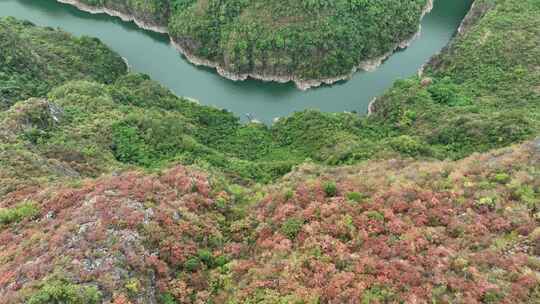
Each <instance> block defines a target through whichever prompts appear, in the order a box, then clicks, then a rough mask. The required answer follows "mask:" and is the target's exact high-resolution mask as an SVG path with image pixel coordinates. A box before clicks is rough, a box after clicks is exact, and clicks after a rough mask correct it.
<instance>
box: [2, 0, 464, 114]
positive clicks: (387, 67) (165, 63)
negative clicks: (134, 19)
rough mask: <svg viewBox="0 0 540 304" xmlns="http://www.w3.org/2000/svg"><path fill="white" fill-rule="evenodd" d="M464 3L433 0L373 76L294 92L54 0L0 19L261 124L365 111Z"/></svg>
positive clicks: (12, 4)
mask: <svg viewBox="0 0 540 304" xmlns="http://www.w3.org/2000/svg"><path fill="white" fill-rule="evenodd" d="M470 3H471V0H436V1H435V8H434V10H433V11H432V12H431V13H430V14H429V15H427V16H426V17H425V18H424V20H423V22H422V34H421V36H420V37H419V38H418V39H416V40H415V41H414V42H413V43H412V45H411V46H410V47H409V48H407V49H406V50H403V51H400V52H397V53H395V54H394V55H392V56H391V57H390V58H389V59H388V60H387V61H386V62H385V63H384V64H383V65H382V66H380V67H379V68H378V69H377V70H376V71H374V72H358V73H356V74H355V75H354V77H353V78H352V79H351V80H349V81H346V82H340V83H338V84H335V85H332V86H324V87H321V88H317V89H311V90H308V91H300V90H298V89H296V87H295V86H294V85H293V84H277V83H265V82H261V81H256V80H248V81H245V82H234V81H231V80H227V79H224V78H222V77H220V76H219V75H217V74H216V73H215V71H213V70H211V69H207V68H200V67H196V66H194V65H192V64H190V63H189V62H187V61H186V60H185V59H184V58H183V57H182V56H181V55H180V54H179V53H178V52H177V51H176V49H174V47H172V46H171V45H170V44H169V39H168V38H167V36H166V35H162V34H157V33H153V32H149V31H145V30H141V29H139V28H137V26H136V25H135V24H133V23H130V22H123V21H121V20H120V19H118V18H114V17H110V16H107V15H103V14H100V15H92V14H89V13H85V12H81V11H78V10H77V9H75V8H73V7H71V6H69V5H65V4H60V3H58V2H56V1H54V0H40V1H35V0H0V16H14V17H17V18H20V19H27V20H30V21H32V22H33V23H35V24H37V25H41V26H51V27H59V28H62V29H64V30H66V31H68V32H71V33H73V34H75V35H89V36H94V37H98V38H99V39H101V40H102V41H103V42H105V43H106V44H108V45H109V46H111V47H112V48H113V49H114V50H115V51H117V52H118V53H119V54H120V55H122V56H123V57H125V58H127V59H128V61H129V64H130V65H131V67H132V68H133V70H135V71H137V72H142V73H146V74H148V75H150V76H151V77H152V78H153V79H154V80H157V81H159V82H160V83H162V84H163V85H165V86H166V87H168V88H170V89H171V90H173V91H174V92H175V93H176V94H177V95H181V96H187V97H191V98H194V99H197V100H199V101H200V102H201V103H203V104H207V105H214V106H217V107H219V108H225V109H228V110H230V111H232V112H234V113H235V114H237V115H238V116H240V117H241V118H242V119H245V118H246V114H247V113H249V114H251V116H253V118H256V119H258V120H261V121H263V122H267V123H268V122H271V121H272V119H273V118H275V117H282V116H286V115H289V114H290V113H292V112H294V111H299V110H303V109H306V108H314V109H320V110H322V111H327V112H340V111H357V112H359V113H365V112H366V111H367V107H368V104H369V102H370V100H371V99H372V98H373V97H376V96H379V95H381V94H382V93H383V92H384V91H385V90H386V89H388V88H389V87H390V86H391V85H392V83H393V82H394V81H395V80H396V79H400V78H406V77H408V76H411V75H413V74H415V73H416V71H417V70H418V69H419V68H420V66H421V65H422V64H423V63H425V62H426V61H427V60H428V59H429V58H430V57H431V56H433V55H434V54H436V53H437V52H439V51H440V50H441V49H442V48H443V47H444V46H445V45H446V44H447V43H448V41H449V40H450V39H451V38H452V36H453V35H454V34H455V32H456V29H457V28H458V26H459V24H460V22H461V20H462V19H463V17H464V16H465V14H466V13H467V10H468V9H469V7H470Z"/></svg>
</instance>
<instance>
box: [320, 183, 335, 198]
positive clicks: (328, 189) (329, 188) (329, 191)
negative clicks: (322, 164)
mask: <svg viewBox="0 0 540 304" xmlns="http://www.w3.org/2000/svg"><path fill="white" fill-rule="evenodd" d="M323 189H324V193H325V194H326V196H327V197H333V196H336V194H337V186H336V183H334V182H326V183H324V185H323Z"/></svg>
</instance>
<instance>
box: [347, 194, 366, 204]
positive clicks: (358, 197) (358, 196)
mask: <svg viewBox="0 0 540 304" xmlns="http://www.w3.org/2000/svg"><path fill="white" fill-rule="evenodd" d="M346 196H347V199H348V200H350V201H353V202H357V203H359V202H361V201H362V200H363V199H364V198H365V196H364V195H363V194H362V193H359V192H348V193H347V195H346Z"/></svg>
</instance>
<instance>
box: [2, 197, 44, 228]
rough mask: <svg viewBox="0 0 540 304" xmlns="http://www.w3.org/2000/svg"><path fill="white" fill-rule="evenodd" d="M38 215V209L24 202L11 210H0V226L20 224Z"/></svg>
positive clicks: (30, 203)
mask: <svg viewBox="0 0 540 304" xmlns="http://www.w3.org/2000/svg"><path fill="white" fill-rule="evenodd" d="M38 214H39V208H38V207H37V206H36V204H35V203H33V202H24V203H21V204H19V205H17V206H15V207H13V208H6V209H0V224H4V225H6V224H11V223H14V222H20V221H21V220H23V219H26V218H33V217H35V216H37V215H38Z"/></svg>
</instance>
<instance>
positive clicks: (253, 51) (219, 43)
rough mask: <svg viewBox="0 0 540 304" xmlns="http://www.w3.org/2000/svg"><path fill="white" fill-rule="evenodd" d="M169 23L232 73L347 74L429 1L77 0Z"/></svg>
mask: <svg viewBox="0 0 540 304" xmlns="http://www.w3.org/2000/svg"><path fill="white" fill-rule="evenodd" d="M80 2H82V3H85V4H89V5H92V6H97V7H107V8H112V9H114V10H117V11H120V12H124V13H126V14H130V15H133V16H135V17H137V19H139V20H141V21H143V22H148V23H149V24H156V23H157V24H160V25H167V27H168V30H169V34H170V35H171V37H173V39H174V40H175V41H176V42H177V43H178V44H179V45H181V46H182V48H183V49H184V50H185V51H187V53H188V54H190V55H194V56H196V57H198V58H202V59H206V60H210V61H211V62H213V63H215V64H217V65H219V66H220V67H222V68H224V69H225V70H226V71H227V72H232V73H233V74H240V75H241V74H247V73H252V74H256V75H259V76H262V77H275V76H281V77H285V78H286V79H287V78H288V77H290V76H292V77H294V78H295V79H300V80H313V79H321V78H323V79H324V78H333V77H339V76H346V75H348V74H349V73H350V72H351V70H352V69H353V68H354V67H357V66H358V65H360V63H361V62H363V61H365V60H367V59H374V58H378V57H380V56H382V55H383V54H386V53H388V52H389V51H392V50H393V49H394V48H396V46H397V45H398V44H399V43H400V42H402V41H404V40H407V39H409V38H411V37H412V36H413V35H414V34H415V33H416V32H417V30H418V25H419V21H420V16H421V13H422V10H423V9H424V8H425V7H426V4H427V1H426V0H407V1H404V0H385V1H371V0H355V1H351V0H338V1H326V0H310V1H307V0H287V1H285V0H280V1H265V0H229V1H219V0H210V1H207V0H204V1H203V0H200V1H198V0H170V1H164V0H153V1H137V0H122V1H109V0H81V1H80Z"/></svg>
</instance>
